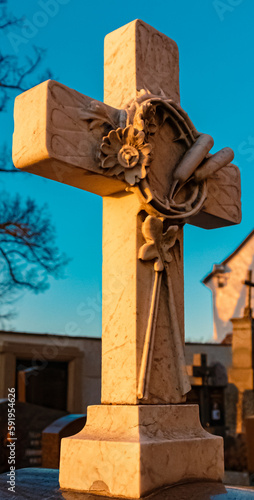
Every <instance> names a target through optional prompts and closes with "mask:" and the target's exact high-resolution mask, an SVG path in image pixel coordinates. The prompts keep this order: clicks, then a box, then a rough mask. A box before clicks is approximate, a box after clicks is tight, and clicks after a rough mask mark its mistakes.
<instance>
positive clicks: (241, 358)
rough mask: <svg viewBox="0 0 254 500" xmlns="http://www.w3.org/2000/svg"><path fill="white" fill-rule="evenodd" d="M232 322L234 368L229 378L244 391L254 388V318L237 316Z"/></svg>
mask: <svg viewBox="0 0 254 500" xmlns="http://www.w3.org/2000/svg"><path fill="white" fill-rule="evenodd" d="M232 323H233V342H232V368H230V369H229V371H228V379H229V383H231V384H234V385H235V386H236V387H237V389H238V390H239V391H240V392H244V391H246V390H252V389H253V388H254V372H253V320H252V319H251V318H248V317H247V318H246V317H244V318H235V319H232Z"/></svg>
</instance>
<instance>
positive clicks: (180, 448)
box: [60, 405, 224, 498]
mask: <svg viewBox="0 0 254 500" xmlns="http://www.w3.org/2000/svg"><path fill="white" fill-rule="evenodd" d="M222 441H223V440H222V438H220V437H215V436H212V435H211V434H209V433H207V432H206V431H205V430H204V429H203V428H202V427H201V425H200V423H199V411H198V406H196V405H188V406H181V405H171V406H167V405H166V406H165V405H148V406H136V405H135V406H132V405H129V406H120V405H111V406H107V405H101V406H90V407H89V409H88V419H87V424H86V426H85V427H84V429H83V430H82V431H81V432H80V433H79V434H77V435H76V436H73V437H70V438H66V439H64V440H63V441H62V459H61V468H60V484H61V487H62V488H70V485H72V486H71V489H74V490H81V491H90V492H94V493H97V494H104V495H105V496H112V495H114V496H121V497H127V498H129V497H130V498H140V497H141V496H144V495H146V494H148V493H149V492H151V491H153V490H155V489H157V488H160V486H161V485H168V484H174V483H177V482H180V481H188V480H193V479H195V478H198V479H202V480H208V479H211V480H214V481H219V480H222V478H223V474H224V465H223V456H222V455H221V453H220V450H221V445H222ZM84 454H85V455H86V468H85V470H86V472H85V474H84V469H83V456H84Z"/></svg>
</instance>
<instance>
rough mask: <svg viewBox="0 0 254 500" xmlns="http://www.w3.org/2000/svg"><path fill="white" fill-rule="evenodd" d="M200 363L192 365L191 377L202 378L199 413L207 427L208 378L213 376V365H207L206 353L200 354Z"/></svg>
mask: <svg viewBox="0 0 254 500" xmlns="http://www.w3.org/2000/svg"><path fill="white" fill-rule="evenodd" d="M200 358H201V360H200V361H201V364H200V365H199V366H195V365H194V366H193V377H200V378H202V388H201V394H200V413H201V422H203V424H204V425H205V426H206V427H208V426H209V421H210V407H209V391H208V385H209V378H211V377H213V375H214V373H215V369H214V367H213V366H208V364H207V355H206V354H204V353H201V354H200Z"/></svg>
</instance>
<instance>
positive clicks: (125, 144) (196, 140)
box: [82, 90, 234, 222]
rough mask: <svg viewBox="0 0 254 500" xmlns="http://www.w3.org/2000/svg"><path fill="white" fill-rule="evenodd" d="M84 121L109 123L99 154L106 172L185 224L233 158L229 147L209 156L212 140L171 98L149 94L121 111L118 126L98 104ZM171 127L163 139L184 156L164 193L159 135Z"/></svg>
mask: <svg viewBox="0 0 254 500" xmlns="http://www.w3.org/2000/svg"><path fill="white" fill-rule="evenodd" d="M98 108H99V109H98ZM82 118H83V120H87V121H89V122H90V128H95V127H97V126H102V125H103V126H104V127H105V125H106V127H107V128H108V130H109V133H108V135H106V136H104V137H103V140H102V143H101V144H100V149H99V154H98V161H99V163H100V167H101V169H102V170H103V174H104V175H105V174H106V175H109V176H115V177H116V178H118V179H120V180H122V181H124V182H125V183H126V184H127V185H129V188H130V189H134V190H136V192H137V194H138V195H139V197H140V198H141V202H142V203H143V204H144V205H145V206H146V207H147V208H146V210H147V211H148V212H149V213H151V214H152V215H153V214H154V215H163V216H164V217H167V218H170V219H175V220H176V221H183V222H184V220H185V219H187V218H188V217H191V216H193V215H195V214H197V213H198V212H199V211H200V210H201V208H202V206H203V205H204V202H205V200H206V198H207V180H208V179H209V178H210V177H213V176H214V175H215V174H216V172H217V171H218V170H219V169H221V168H223V167H225V166H226V165H228V164H229V163H230V162H231V161H232V160H233V157H234V153H233V151H232V150H231V149H230V148H224V149H222V150H220V151H219V152H218V153H215V154H214V155H211V154H209V151H210V149H211V148H212V146H213V139H212V137H211V136H209V135H207V134H201V133H199V132H198V131H197V130H196V128H195V127H194V125H193V123H192V122H191V120H190V118H189V117H188V115H187V113H186V112H185V111H184V110H183V109H182V108H181V107H180V106H179V105H178V104H177V103H175V102H174V101H173V100H172V99H167V98H166V96H164V95H162V96H160V97H158V96H153V95H152V94H150V93H149V92H147V91H145V90H142V91H141V92H139V95H138V97H137V99H136V100H135V101H132V102H131V103H130V104H129V105H128V106H127V107H126V109H124V110H119V112H118V115H117V118H116V120H115V121H114V123H112V121H110V120H109V116H108V114H107V111H106V106H105V105H104V104H100V105H98V104H97V106H96V109H94V110H92V109H90V110H88V111H87V112H86V113H83V116H82ZM168 125H169V126H170V127H171V129H170V130H173V133H172V134H171V137H170V136H169V137H167V136H166V138H164V143H166V142H167V143H168V145H169V146H172V148H171V149H172V150H173V149H174V147H175V146H174V145H175V144H176V143H178V144H179V145H180V148H179V151H180V152H179V151H178V153H177V154H178V156H177V155H176V161H175V164H174V165H173V166H172V169H171V171H169V172H168V178H167V179H166V183H167V192H166V193H165V192H158V190H157V189H156V188H155V187H154V182H153V177H154V171H155V170H156V168H160V166H159V167H158V157H159V154H158V146H157V142H156V141H157V137H158V134H160V133H161V131H162V130H163V128H164V130H166V127H167V126H168ZM156 147H157V150H156V155H155V154H154V153H155V148H156ZM159 153H160V152H159ZM168 154H169V157H170V156H172V158H173V157H174V154H175V152H174V151H172V153H171V152H170V149H169V153H168ZM155 156H156V159H155ZM164 156H165V155H164ZM169 159H170V158H169ZM155 162H157V164H156V168H155V167H154V168H153V165H154V164H155ZM159 191H160V190H159ZM162 191H163V190H162Z"/></svg>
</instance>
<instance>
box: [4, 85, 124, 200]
mask: <svg viewBox="0 0 254 500" xmlns="http://www.w3.org/2000/svg"><path fill="white" fill-rule="evenodd" d="M35 110H36V112H35ZM95 110H97V112H98V114H99V115H100V113H105V114H106V115H108V116H109V120H112V122H115V121H116V120H117V116H118V110H116V109H113V108H110V107H109V106H106V104H103V103H100V102H99V101H96V100H95V99H91V98H90V97H87V96H85V95H83V94H80V93H79V92H77V91H76V90H72V89H69V88H68V87H66V86H65V85H62V84H60V83H58V82H55V81H54V80H48V81H46V82H44V83H41V84H40V85H37V86H36V87H34V88H32V89H30V90H28V91H27V92H24V93H23V94H21V95H19V96H18V97H17V98H16V100H15V108H14V121H15V128H14V134H13V162H14V165H15V166H16V167H17V168H20V169H24V170H26V171H27V172H32V173H33V174H36V175H40V176H42V177H47V178H49V179H53V180H56V181H58V182H62V183H64V184H69V185H70V186H75V187H78V188H80V189H85V190H86V191H91V192H93V193H95V194H98V195H100V196H106V195H108V194H112V193H115V192H117V191H121V190H123V189H125V184H124V183H123V182H121V181H119V180H116V179H114V180H112V178H111V177H105V176H102V175H101V169H100V168H99V166H98V154H99V150H100V149H99V146H100V142H101V141H102V138H103V136H104V135H106V134H107V132H106V129H105V127H103V126H102V127H99V128H98V127H97V128H96V130H95V129H91V126H90V122H91V121H92V120H93V119H94V112H95Z"/></svg>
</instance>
